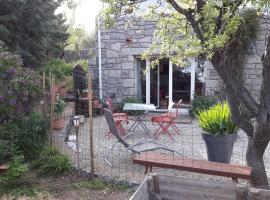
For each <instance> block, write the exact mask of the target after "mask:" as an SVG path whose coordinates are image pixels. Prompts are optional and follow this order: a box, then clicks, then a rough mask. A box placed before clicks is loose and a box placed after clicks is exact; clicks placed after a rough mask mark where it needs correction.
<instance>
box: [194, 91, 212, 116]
mask: <svg viewBox="0 0 270 200" xmlns="http://www.w3.org/2000/svg"><path fill="white" fill-rule="evenodd" d="M213 105H214V100H212V99H210V98H208V97H205V96H196V97H195V98H194V100H192V104H191V109H190V113H191V115H192V116H193V117H195V116H197V115H198V113H199V112H200V111H202V110H207V109H209V108H210V107H211V106H213Z"/></svg>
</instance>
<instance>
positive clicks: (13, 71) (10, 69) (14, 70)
mask: <svg viewBox="0 0 270 200" xmlns="http://www.w3.org/2000/svg"><path fill="white" fill-rule="evenodd" d="M8 73H9V74H15V73H16V68H15V67H11V68H9V70H8Z"/></svg>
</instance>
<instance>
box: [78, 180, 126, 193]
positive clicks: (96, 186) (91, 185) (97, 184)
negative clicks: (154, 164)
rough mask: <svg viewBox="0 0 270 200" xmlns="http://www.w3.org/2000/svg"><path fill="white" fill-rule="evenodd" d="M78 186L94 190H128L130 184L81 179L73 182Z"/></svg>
mask: <svg viewBox="0 0 270 200" xmlns="http://www.w3.org/2000/svg"><path fill="white" fill-rule="evenodd" d="M73 185H74V187H76V188H86V189H92V190H109V191H116V190H118V191H126V190H127V189H128V188H129V186H128V185H127V184H111V183H106V182H105V181H103V180H100V179H93V180H89V181H79V182H77V183H74V184H73Z"/></svg>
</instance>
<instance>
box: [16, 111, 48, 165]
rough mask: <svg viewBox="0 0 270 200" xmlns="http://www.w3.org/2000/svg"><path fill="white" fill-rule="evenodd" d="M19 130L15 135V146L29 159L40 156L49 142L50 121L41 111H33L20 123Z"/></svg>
mask: <svg viewBox="0 0 270 200" xmlns="http://www.w3.org/2000/svg"><path fill="white" fill-rule="evenodd" d="M18 127H19V128H18V129H19V130H18V132H17V133H16V135H15V141H14V142H15V146H16V148H17V150H18V151H20V152H22V154H23V155H24V157H25V159H26V160H28V161H31V160H35V159H37V158H39V155H40V153H41V151H42V149H43V148H44V145H45V144H46V143H47V131H48V128H49V121H48V120H47V119H44V118H43V117H42V115H41V114H39V113H31V114H30V115H29V116H26V117H25V118H23V119H22V120H20V122H19V123H18Z"/></svg>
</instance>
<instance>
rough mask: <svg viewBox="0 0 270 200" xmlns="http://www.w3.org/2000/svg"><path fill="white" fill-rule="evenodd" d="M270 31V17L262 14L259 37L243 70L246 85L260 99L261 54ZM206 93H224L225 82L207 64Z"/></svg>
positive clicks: (247, 57)
mask: <svg viewBox="0 0 270 200" xmlns="http://www.w3.org/2000/svg"><path fill="white" fill-rule="evenodd" d="M269 33H270V18H269V16H262V17H261V19H260V25H259V27H258V32H257V39H256V41H255V43H254V46H253V49H252V53H251V54H249V55H247V56H246V59H245V62H244V70H243V80H244V84H245V86H246V87H247V88H248V90H249V91H250V92H251V94H252V96H253V97H255V99H256V101H257V102H258V101H259V97H260V89H261V82H262V67H263V66H262V62H261V56H262V54H263V52H264V51H265V50H266V44H267V37H268V35H270V34H269ZM205 93H206V95H207V96H215V95H222V93H223V83H222V81H221V79H220V77H219V75H218V74H217V72H216V70H215V69H214V68H213V66H211V64H207V66H206V71H205Z"/></svg>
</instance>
